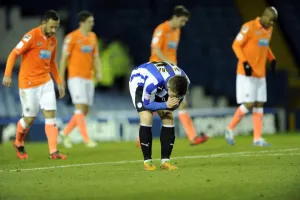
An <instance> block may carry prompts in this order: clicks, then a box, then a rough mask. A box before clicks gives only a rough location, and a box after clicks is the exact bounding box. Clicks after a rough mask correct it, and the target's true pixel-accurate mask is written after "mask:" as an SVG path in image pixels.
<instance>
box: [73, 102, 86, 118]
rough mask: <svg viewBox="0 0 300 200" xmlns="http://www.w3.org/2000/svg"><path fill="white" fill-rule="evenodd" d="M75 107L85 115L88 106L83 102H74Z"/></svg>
mask: <svg viewBox="0 0 300 200" xmlns="http://www.w3.org/2000/svg"><path fill="white" fill-rule="evenodd" d="M75 109H76V110H77V111H80V112H81V113H82V114H84V115H87V114H88V112H89V106H88V105H85V104H75Z"/></svg>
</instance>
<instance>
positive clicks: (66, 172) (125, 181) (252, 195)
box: [0, 133, 300, 200]
mask: <svg viewBox="0 0 300 200" xmlns="http://www.w3.org/2000/svg"><path fill="white" fill-rule="evenodd" d="M265 138H266V139H267V141H268V142H270V143H271V144H272V146H270V147H253V146H252V138H251V137H250V136H240V137H237V138H236V145H235V146H233V147H232V146H229V145H227V143H226V142H225V140H224V138H212V139H211V140H209V141H208V142H207V143H205V144H202V145H199V146H189V145H188V142H187V140H186V139H178V140H176V142H175V146H174V150H173V154H172V157H173V158H174V159H173V160H172V162H173V163H175V164H176V166H177V167H178V168H179V169H178V170H177V171H161V170H160V169H159V162H160V160H159V158H160V145H159V140H155V141H154V144H153V159H155V164H156V166H157V167H158V170H157V171H152V172H148V171H144V170H143V161H142V153H141V150H140V149H139V148H137V147H136V146H135V143H134V142H111V143H108V142H104V143H100V145H99V146H98V147H97V148H94V149H88V148H86V147H84V146H83V145H75V146H74V148H72V149H65V148H63V147H62V146H60V151H61V152H62V153H65V154H66V155H67V156H68V159H67V160H49V159H48V157H47V156H48V147H47V144H46V143H30V144H27V145H26V149H27V152H28V154H29V159H28V160H23V161H20V160H17V158H16V155H15V152H14V149H13V147H12V144H11V143H6V144H2V145H0V199H1V200H8V199H16V200H20V199H22V200H25V199H30V200H33V199H41V200H43V199H55V200H74V199H78V200H79V199H84V200H89V199H118V200H119V199H123V200H124V199H130V200H133V199H143V200H147V199H151V200H152V199H153V200H155V199H163V200H167V199H172V200H173V199H176V200H177V199H182V200H184V199H189V200H190V199H197V200H198V199H199V200H200V199H212V200H214V199H216V200H220V199H221V200H227V199H228V200H257V199H261V200H271V199H272V200H273V199H274V200H279V199H280V200H300V134H298V133H289V134H278V135H273V136H266V137H265Z"/></svg>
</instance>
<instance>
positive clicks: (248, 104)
mask: <svg viewBox="0 0 300 200" xmlns="http://www.w3.org/2000/svg"><path fill="white" fill-rule="evenodd" d="M244 105H245V107H246V108H247V109H248V110H251V109H252V108H253V107H254V103H244Z"/></svg>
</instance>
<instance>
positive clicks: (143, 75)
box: [129, 62, 189, 171]
mask: <svg viewBox="0 0 300 200" xmlns="http://www.w3.org/2000/svg"><path fill="white" fill-rule="evenodd" d="M188 87H189V79H188V77H187V76H186V74H185V73H184V71H183V70H182V69H180V68H179V67H177V66H176V65H173V64H171V63H167V62H148V63H144V64H142V65H140V66H139V67H137V68H135V69H134V70H133V71H132V73H131V77H130V81H129V89H130V94H131V97H132V101H133V104H134V106H135V108H136V110H137V112H138V114H139V117H140V130H139V137H140V145H141V149H142V152H143V155H144V169H145V170H150V171H152V170H156V167H155V165H154V164H153V162H152V155H151V154H152V132H151V129H152V117H153V112H155V111H157V113H158V115H159V116H160V118H161V120H162V129H161V133H160V143H161V164H160V168H161V169H165V170H175V169H177V167H176V166H174V165H172V164H171V163H170V156H171V153H172V150H173V146H174V142H175V129H174V117H173V111H174V110H175V109H177V108H178V107H179V106H180V103H181V102H182V101H183V100H184V97H185V95H186V93H187V90H188Z"/></svg>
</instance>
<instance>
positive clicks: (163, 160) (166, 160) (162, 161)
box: [160, 158, 170, 164]
mask: <svg viewBox="0 0 300 200" xmlns="http://www.w3.org/2000/svg"><path fill="white" fill-rule="evenodd" d="M165 162H170V159H167V158H164V159H161V162H160V163H161V164H164V163H165Z"/></svg>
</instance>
